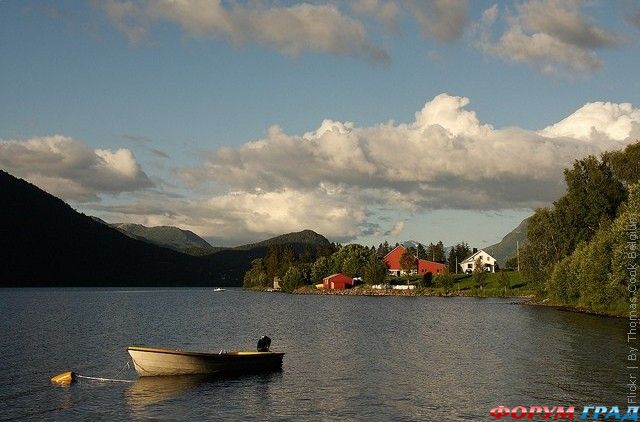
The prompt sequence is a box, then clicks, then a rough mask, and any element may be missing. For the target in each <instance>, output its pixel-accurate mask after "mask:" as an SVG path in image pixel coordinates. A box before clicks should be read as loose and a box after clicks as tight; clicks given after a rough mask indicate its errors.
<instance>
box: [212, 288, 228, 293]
mask: <svg viewBox="0 0 640 422" xmlns="http://www.w3.org/2000/svg"><path fill="white" fill-rule="evenodd" d="M225 290H226V289H222V288H220V287H216V288H215V289H213V291H214V292H224V291H225Z"/></svg>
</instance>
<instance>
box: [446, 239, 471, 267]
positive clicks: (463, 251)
mask: <svg viewBox="0 0 640 422" xmlns="http://www.w3.org/2000/svg"><path fill="white" fill-rule="evenodd" d="M469 255H471V248H469V245H468V244H467V243H466V242H461V243H458V244H457V245H455V246H453V247H452V248H451V250H450V251H449V259H448V261H449V272H450V273H452V274H455V273H458V272H459V271H460V263H461V262H462V261H464V260H465V259H466V258H467V257H468V256H469ZM456 263H457V265H456Z"/></svg>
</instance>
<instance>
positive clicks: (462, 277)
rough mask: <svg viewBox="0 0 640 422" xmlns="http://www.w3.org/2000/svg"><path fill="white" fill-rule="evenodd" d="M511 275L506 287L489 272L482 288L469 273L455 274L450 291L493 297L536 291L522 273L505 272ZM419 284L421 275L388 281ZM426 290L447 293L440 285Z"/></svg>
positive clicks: (523, 294) (496, 274)
mask: <svg viewBox="0 0 640 422" xmlns="http://www.w3.org/2000/svg"><path fill="white" fill-rule="evenodd" d="M505 273H506V274H507V275H508V276H509V280H510V287H509V288H508V289H505V288H504V287H501V286H500V284H499V281H498V280H499V279H498V273H488V274H487V284H486V285H485V286H484V287H483V288H482V289H478V288H476V287H475V281H474V279H473V276H471V275H468V274H455V275H454V277H455V279H456V281H455V283H454V285H453V287H452V288H451V289H449V292H450V293H453V294H461V295H464V296H481V297H492V296H530V295H533V294H534V293H535V292H534V291H533V290H532V289H530V288H527V283H526V282H525V281H524V279H523V277H522V274H520V273H518V272H515V271H507V272H505ZM407 281H408V282H409V284H418V283H419V282H420V281H422V277H421V276H405V277H389V279H388V282H389V283H390V284H407ZM424 290H427V291H432V292H433V293H436V294H442V295H446V294H447V292H446V291H444V289H442V288H438V287H430V288H426V289H424Z"/></svg>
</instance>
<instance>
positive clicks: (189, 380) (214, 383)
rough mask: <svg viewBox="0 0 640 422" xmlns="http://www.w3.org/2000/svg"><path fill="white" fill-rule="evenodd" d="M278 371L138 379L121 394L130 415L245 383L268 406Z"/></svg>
mask: <svg viewBox="0 0 640 422" xmlns="http://www.w3.org/2000/svg"><path fill="white" fill-rule="evenodd" d="M281 372H282V369H277V370H275V371H270V372H263V373H260V374H256V375H249V374H233V375H217V376H214V375H182V376H166V377H162V376H159V377H140V378H138V380H137V381H136V382H135V383H134V384H133V385H131V387H130V388H128V389H127V391H126V392H125V397H126V400H127V404H128V406H129V408H130V409H131V410H132V411H133V412H136V411H139V410H144V409H145V408H147V407H148V406H153V405H157V404H160V403H163V402H165V401H168V400H172V399H176V398H179V397H181V396H183V395H185V394H187V393H189V392H190V391H192V390H193V391H198V393H203V394H210V393H213V392H215V390H216V389H224V388H227V387H228V386H229V385H230V384H236V383H239V382H248V383H249V384H250V385H255V389H254V392H255V395H254V396H255V398H256V399H257V400H258V402H263V403H265V404H266V403H268V400H267V399H266V397H267V393H266V391H267V389H268V383H269V382H270V381H272V380H274V379H276V378H278V377H279V376H280V375H279V374H280V373H281Z"/></svg>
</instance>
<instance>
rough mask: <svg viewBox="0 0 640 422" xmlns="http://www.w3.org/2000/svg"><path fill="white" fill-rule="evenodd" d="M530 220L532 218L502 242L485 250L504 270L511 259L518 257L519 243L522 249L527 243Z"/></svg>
mask: <svg viewBox="0 0 640 422" xmlns="http://www.w3.org/2000/svg"><path fill="white" fill-rule="evenodd" d="M529 218H531V217H527V218H525V219H524V220H522V221H521V222H520V224H518V227H516V228H515V229H513V230H511V231H510V232H509V233H507V234H506V235H505V236H504V237H503V238H502V240H501V241H500V242H498V243H496V244H493V245H491V246H488V247H486V248H484V251H485V252H487V253H488V254H490V255H491V256H493V257H494V258H495V259H496V260H497V261H498V265H500V266H501V267H502V268H504V267H505V264H506V262H507V260H508V259H509V258H511V257H513V256H515V255H516V251H517V245H518V243H520V247H522V246H523V245H524V244H525V242H526V241H527V228H528V227H529Z"/></svg>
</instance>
